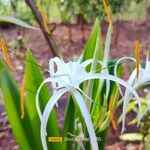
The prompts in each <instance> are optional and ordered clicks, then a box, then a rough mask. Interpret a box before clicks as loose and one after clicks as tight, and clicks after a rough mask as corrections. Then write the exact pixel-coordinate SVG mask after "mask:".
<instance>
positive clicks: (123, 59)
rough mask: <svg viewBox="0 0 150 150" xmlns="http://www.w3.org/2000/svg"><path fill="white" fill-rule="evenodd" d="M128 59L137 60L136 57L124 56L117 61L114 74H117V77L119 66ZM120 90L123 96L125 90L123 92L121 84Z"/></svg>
mask: <svg viewBox="0 0 150 150" xmlns="http://www.w3.org/2000/svg"><path fill="white" fill-rule="evenodd" d="M126 60H130V61H134V62H136V60H135V59H134V58H132V57H122V58H121V59H119V60H118V61H117V62H116V65H115V68H114V75H115V76H116V77H117V71H118V70H117V69H118V66H119V65H120V64H121V63H123V62H124V61H126ZM119 92H120V94H121V96H123V92H122V90H121V88H120V86H119Z"/></svg>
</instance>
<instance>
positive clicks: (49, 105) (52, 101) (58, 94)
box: [41, 89, 68, 150]
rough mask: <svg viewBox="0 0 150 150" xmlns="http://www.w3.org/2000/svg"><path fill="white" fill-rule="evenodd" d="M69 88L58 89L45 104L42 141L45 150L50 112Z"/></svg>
mask: <svg viewBox="0 0 150 150" xmlns="http://www.w3.org/2000/svg"><path fill="white" fill-rule="evenodd" d="M67 91H68V90H67V89H61V90H58V91H56V92H55V93H54V94H53V95H52V97H51V98H50V100H49V101H48V103H47V104H46V106H45V109H44V111H43V115H42V118H41V141H42V145H43V148H44V150H47V141H46V126H47V123H48V118H49V116H50V113H51V111H52V109H53V107H54V105H55V104H56V103H57V101H58V100H59V98H60V97H61V96H62V95H63V94H64V93H66V92H67Z"/></svg>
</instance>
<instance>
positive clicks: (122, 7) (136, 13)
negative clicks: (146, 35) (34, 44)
mask: <svg viewBox="0 0 150 150" xmlns="http://www.w3.org/2000/svg"><path fill="white" fill-rule="evenodd" d="M108 2H109V4H110V6H111V10H112V12H113V14H114V20H118V19H119V20H134V19H135V20H137V19H145V18H146V17H147V16H148V14H150V1H149V0H109V1H108ZM35 3H36V5H41V6H42V7H43V8H44V10H45V12H46V14H47V16H48V20H49V23H54V22H55V23H80V22H81V21H84V22H87V23H90V22H93V21H94V19H95V18H96V17H97V16H99V17H100V18H102V16H103V8H102V7H103V5H102V0H35ZM0 14H1V15H11V16H15V17H19V18H20V19H22V20H24V21H27V22H28V23H31V24H33V25H35V24H36V21H35V19H34V16H33V14H32V12H31V10H30V8H29V7H28V6H27V5H26V4H25V1H20V0H1V1H0Z"/></svg>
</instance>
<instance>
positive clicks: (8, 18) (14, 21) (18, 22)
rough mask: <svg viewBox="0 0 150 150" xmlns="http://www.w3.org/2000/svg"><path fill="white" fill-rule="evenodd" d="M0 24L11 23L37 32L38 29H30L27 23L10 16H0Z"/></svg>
mask: <svg viewBox="0 0 150 150" xmlns="http://www.w3.org/2000/svg"><path fill="white" fill-rule="evenodd" d="M0 22H7V23H12V24H15V25H19V26H21V27H24V28H29V29H34V30H35V29H36V30H38V28H35V27H32V26H31V25H29V24H28V23H26V22H24V21H22V20H20V19H19V18H15V17H12V16H5V15H0Z"/></svg>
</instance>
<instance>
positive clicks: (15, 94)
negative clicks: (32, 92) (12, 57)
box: [0, 68, 32, 150]
mask: <svg viewBox="0 0 150 150" xmlns="http://www.w3.org/2000/svg"><path fill="white" fill-rule="evenodd" d="M0 69H2V68H0ZM0 76H1V89H2V93H3V99H4V103H5V108H6V111H7V115H8V119H9V122H10V124H11V127H12V130H13V133H14V135H15V137H16V140H17V142H18V144H19V146H20V148H21V149H23V150H32V148H31V143H30V142H31V141H29V139H28V138H29V136H28V135H27V131H26V128H25V126H26V122H25V121H24V120H21V118H20V103H19V102H20V101H19V100H20V94H19V90H18V87H17V85H16V83H15V82H14V80H13V79H12V78H11V76H10V75H9V74H8V73H7V71H6V70H5V69H3V70H2V71H1V74H0ZM26 127H28V126H26Z"/></svg>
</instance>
